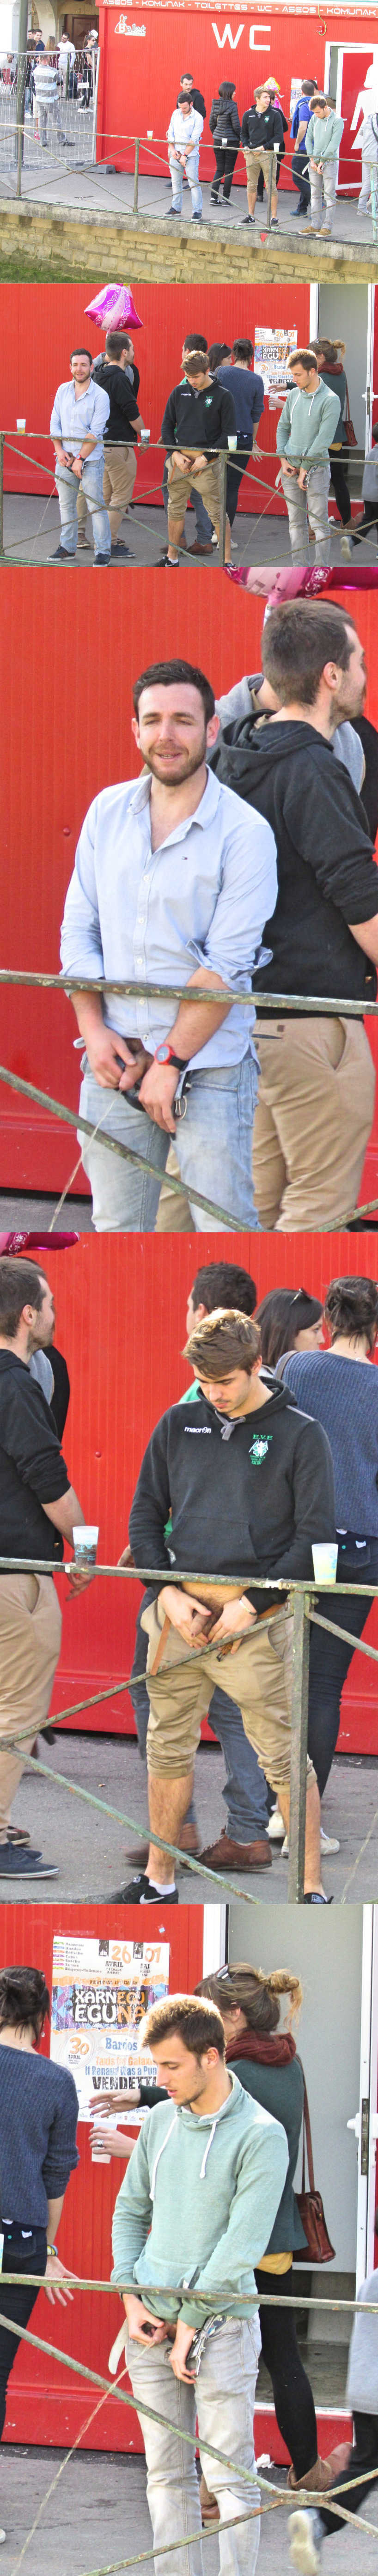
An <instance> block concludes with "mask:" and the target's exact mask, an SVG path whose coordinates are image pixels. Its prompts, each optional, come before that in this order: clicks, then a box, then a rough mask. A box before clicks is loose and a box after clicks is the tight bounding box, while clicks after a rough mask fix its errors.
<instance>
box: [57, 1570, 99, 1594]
mask: <svg viewBox="0 0 378 2576" xmlns="http://www.w3.org/2000/svg"><path fill="white" fill-rule="evenodd" d="M65 1572H66V1575H67V1583H69V1587H70V1595H71V1598H72V1597H73V1595H74V1594H76V1593H77V1592H86V1591H87V1585H88V1583H94V1579H95V1573H96V1567H95V1565H66V1567H65Z"/></svg>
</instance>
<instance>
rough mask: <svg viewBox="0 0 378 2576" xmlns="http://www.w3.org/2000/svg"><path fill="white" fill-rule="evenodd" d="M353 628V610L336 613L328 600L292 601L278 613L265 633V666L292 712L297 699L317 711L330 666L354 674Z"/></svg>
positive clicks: (280, 698) (282, 701) (281, 702)
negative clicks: (316, 702) (350, 630)
mask: <svg viewBox="0 0 378 2576" xmlns="http://www.w3.org/2000/svg"><path fill="white" fill-rule="evenodd" d="M353 625H354V620H353V618H352V617H351V616H350V614H349V609H343V610H341V609H340V608H333V607H332V605H331V601H330V600H328V599H313V600H308V599H291V600H285V601H282V605H281V607H280V608H272V610H271V614H270V617H269V618H268V622H267V625H266V626H265V627H264V629H263V638H262V665H263V671H264V678H265V679H266V680H268V681H269V686H270V688H272V689H274V692H275V696H276V698H277V700H278V704H279V706H282V707H288V706H290V703H291V699H292V698H297V699H298V700H299V704H300V705H302V706H313V704H314V699H315V698H316V697H317V692H318V688H319V686H320V681H321V676H322V671H324V664H325V662H336V663H337V667H338V670H340V671H347V670H348V667H349V662H350V657H351V650H352V646H351V642H350V637H349V634H348V627H350V626H351V627H353Z"/></svg>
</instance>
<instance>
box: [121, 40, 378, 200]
mask: <svg viewBox="0 0 378 2576" xmlns="http://www.w3.org/2000/svg"><path fill="white" fill-rule="evenodd" d="M205 123H206V106H205V100H204V97H203V94H202V91H201V90H200V89H198V88H196V86H195V82H194V78H193V75H192V73H191V72H185V73H183V74H182V77H181V80H180V86H179V90H178V95H177V100H176V105H175V107H174V109H173V112H172V115H171V118H170V123H169V125H168V128H167V140H168V158H169V165H170V174H171V183H172V203H171V205H170V206H169V208H168V213H169V214H170V215H181V212H182V192H183V184H184V183H185V180H186V181H187V183H188V186H189V189H190V194H191V206H192V218H193V220H194V222H196V223H200V222H201V218H202V213H203V198H202V188H201V184H200V177H199V153H200V145H201V141H202V137H203V133H204V127H205ZM209 127H210V134H211V137H212V142H213V146H214V159H215V170H214V176H213V179H212V184H211V193H210V205H211V206H219V203H221V204H222V205H224V206H230V203H231V190H232V183H233V179H234V173H235V168H236V164H237V161H238V156H239V154H243V156H244V161H245V174H246V187H247V209H248V211H247V214H246V215H245V216H244V218H243V220H244V222H245V223H246V224H253V223H254V221H255V207H256V201H257V202H258V204H259V206H260V204H261V201H262V199H263V197H264V192H265V190H266V191H267V192H269V199H270V207H271V215H270V220H271V223H272V225H273V227H274V228H275V229H277V227H278V195H277V190H278V184H279V179H280V173H281V169H282V164H283V161H284V157H285V148H286V144H285V138H286V136H287V135H288V133H289V122H288V118H287V117H286V116H285V114H284V109H283V98H282V90H281V89H280V88H279V85H278V84H277V80H276V76H275V73H274V72H272V73H270V72H267V73H266V74H265V76H264V80H263V81H260V82H259V83H258V84H257V87H256V89H255V90H254V93H253V98H252V101H251V104H250V105H249V106H247V107H245V108H244V110H243V112H242V115H241V116H240V112H239V107H238V102H237V96H236V84H235V81H231V80H223V81H220V82H219V86H218V91H217V93H216V96H215V97H214V98H213V99H212V102H211V107H210V111H209ZM343 132H344V118H343V117H342V116H339V115H337V114H336V109H335V101H334V99H333V98H330V97H328V96H327V94H326V93H325V91H324V89H322V88H321V87H320V86H319V84H318V83H317V82H316V80H315V79H314V78H312V79H311V78H309V79H308V78H304V79H303V81H302V85H301V92H300V95H299V96H298V98H297V100H296V104H295V108H294V111H293V115H292V118H291V124H290V135H289V143H288V146H287V150H288V155H290V175H291V179H292V182H293V185H294V187H295V189H296V191H297V193H298V206H297V207H295V208H293V209H292V211H293V213H295V214H298V215H299V216H300V217H302V216H304V217H305V218H307V215H308V213H309V214H310V217H311V233H312V235H313V236H314V237H315V238H318V239H319V238H320V237H322V236H323V234H328V235H329V234H330V233H331V232H332V224H333V215H334V209H335V202H336V186H337V173H338V161H339V152H340V144H341V141H342V136H343ZM359 146H360V150H361V163H362V170H361V190H360V195H359V199H358V206H359V210H360V211H361V212H363V213H364V214H365V213H366V212H367V211H368V209H369V208H370V206H371V187H372V172H373V173H374V174H375V176H374V178H373V195H374V207H375V204H376V187H377V179H376V173H377V165H378V108H377V110H375V109H374V107H372V108H371V110H370V109H369V110H368V111H367V113H366V114H365V116H364V117H363V120H362V124H361V127H360V133H359ZM221 189H222V196H221V197H220V190H221Z"/></svg>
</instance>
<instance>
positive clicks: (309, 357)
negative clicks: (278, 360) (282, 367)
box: [287, 349, 316, 376]
mask: <svg viewBox="0 0 378 2576" xmlns="http://www.w3.org/2000/svg"><path fill="white" fill-rule="evenodd" d="M287 366H288V367H290V370H291V374H293V368H294V367H306V368H307V372H308V375H309V376H311V375H312V371H313V368H314V367H316V357H315V350H314V349H288V352H287Z"/></svg>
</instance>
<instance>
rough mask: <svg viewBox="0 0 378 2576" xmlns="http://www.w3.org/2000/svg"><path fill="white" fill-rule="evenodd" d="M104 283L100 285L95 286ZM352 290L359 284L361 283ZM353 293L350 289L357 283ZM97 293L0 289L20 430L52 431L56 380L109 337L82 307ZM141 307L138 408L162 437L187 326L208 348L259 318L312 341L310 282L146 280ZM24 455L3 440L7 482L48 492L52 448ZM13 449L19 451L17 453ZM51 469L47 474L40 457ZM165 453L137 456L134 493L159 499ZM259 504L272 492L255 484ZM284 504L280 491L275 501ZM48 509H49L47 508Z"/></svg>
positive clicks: (3, 359)
mask: <svg viewBox="0 0 378 2576" xmlns="http://www.w3.org/2000/svg"><path fill="white" fill-rule="evenodd" d="M97 291H98V289H97ZM354 291H355V294H357V293H358V288H357V287H356V288H355V290H354ZM351 292H352V293H353V289H351ZM95 293H96V283H94V284H93V285H92V286H85V285H84V286H73V285H72V286H71V285H64V286H27V285H24V286H16V285H15V286H13V285H12V286H3V287H2V288H1V289H0V303H1V317H2V338H1V344H0V422H1V425H2V427H4V428H6V429H8V430H9V431H11V430H12V424H13V432H14V429H15V423H16V419H17V418H21V419H23V417H24V416H25V417H26V426H27V430H28V431H30V432H31V431H32V430H33V429H40V430H43V431H45V432H47V431H48V430H49V425H50V416H51V410H52V403H53V397H54V393H55V390H56V386H57V385H58V384H60V383H61V382H62V381H63V380H64V379H65V378H66V376H68V375H69V354H70V350H71V349H72V348H74V347H75V345H77V344H78V342H79V341H81V340H84V344H86V342H88V346H89V347H90V348H91V349H92V350H93V354H94V355H96V354H97V353H98V351H99V350H100V349H102V348H103V346H104V341H103V334H102V333H101V332H99V331H96V327H95V325H94V324H93V323H92V322H91V321H90V320H88V318H87V317H86V313H85V307H86V305H87V304H89V302H90V301H91V299H92V297H93V296H94V295H95ZM135 301H136V309H137V312H138V313H139V314H140V317H141V321H142V322H143V332H139V331H138V332H136V334H135V356H136V359H137V362H138V366H139V369H140V374H141V395H140V402H141V410H142V413H143V418H144V420H146V421H147V422H148V424H149V427H150V430H151V439H158V438H160V430H161V422H162V417H163V411H164V406H165V403H166V401H167V396H168V394H169V393H170V390H171V385H172V384H174V383H175V382H177V381H178V379H179V377H180V370H181V350H182V344H183V339H184V335H185V332H186V331H191V330H192V329H193V330H197V329H198V331H201V332H205V333H206V335H207V339H208V343H209V347H210V346H211V342H212V341H214V340H231V341H232V340H234V339H236V337H237V335H238V333H240V336H241V337H245V336H246V334H248V337H249V338H252V339H253V335H254V332H255V331H256V328H257V326H260V327H261V326H264V325H265V326H266V327H269V329H272V328H274V329H277V330H281V329H283V330H284V331H285V332H286V331H287V334H288V336H289V334H290V332H291V331H297V335H298V347H300V346H301V345H302V347H303V345H304V344H305V343H306V341H307V338H308V332H309V327H310V319H309V316H310V289H309V285H308V283H307V282H306V281H304V283H303V286H302V285H300V286H293V287H291V286H289V285H285V286H277V287H271V286H270V287H267V286H263V287H261V286H259V287H257V286H252V285H251V286H250V287H249V286H248V287H246V286H237V287H234V288H233V290H232V294H231V291H230V288H229V287H228V286H227V285H225V286H220V287H219V286H218V287H216V286H201V287H199V286H197V287H193V286H163V285H162V286H143V287H139V286H138V287H136V288H135ZM276 426H277V413H276V411H271V412H270V411H269V408H268V404H267V402H266V403H265V410H264V423H263V432H262V437H263V446H264V449H266V461H265V459H264V464H263V465H262V466H261V473H262V475H263V476H264V477H266V479H267V481H268V483H269V485H270V488H272V486H273V484H274V480H275V474H276V471H277V459H276ZM21 447H22V449H23V456H22V458H21V459H20V462H19V461H18V455H17V441H16V440H15V442H14V448H12V450H10V449H9V450H7V448H6V449H5V460H4V481H5V487H6V490H7V491H11V492H36V491H38V492H40V493H41V496H43V499H46V497H47V494H48V493H49V492H51V491H52V490H53V488H54V457H53V448H52V445H51V447H49V446H47V447H43V446H42V445H40V446H39V448H38V447H36V448H35V449H33V453H34V454H35V455H37V456H38V457H39V459H40V468H39V470H38V469H37V470H36V468H35V467H33V464H31V463H29V462H27V463H26V464H25V461H24V452H25V440H21ZM15 451H16V452H15ZM42 465H43V466H44V467H45V468H46V467H47V466H48V468H49V479H48V480H47V481H46V474H45V473H42V471H41V466H42ZM162 472H163V458H162V456H156V455H154V454H153V452H152V450H151V452H150V453H149V454H147V453H143V452H141V454H140V455H139V457H138V476H137V492H138V495H139V496H140V497H143V495H144V494H147V492H149V491H150V490H151V489H152V490H153V494H154V498H155V496H156V499H157V500H160V496H161V481H162ZM251 488H252V487H251V485H250V484H249V483H248V482H247V481H245V482H244V486H243V507H246V505H247V501H248V499H250V497H251ZM256 488H257V505H258V506H259V504H260V503H261V505H263V504H264V503H265V501H266V498H267V495H266V492H265V490H262V489H261V487H260V486H259V485H257V487H256ZM280 508H281V513H282V512H283V511H284V504H283V503H281V504H280V501H279V496H277V510H278V512H279V511H280ZM41 517H42V511H41ZM131 543H132V545H133V546H134V547H135V551H137V545H138V531H137V527H136V523H135V520H134V521H133V525H132V529H131Z"/></svg>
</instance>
